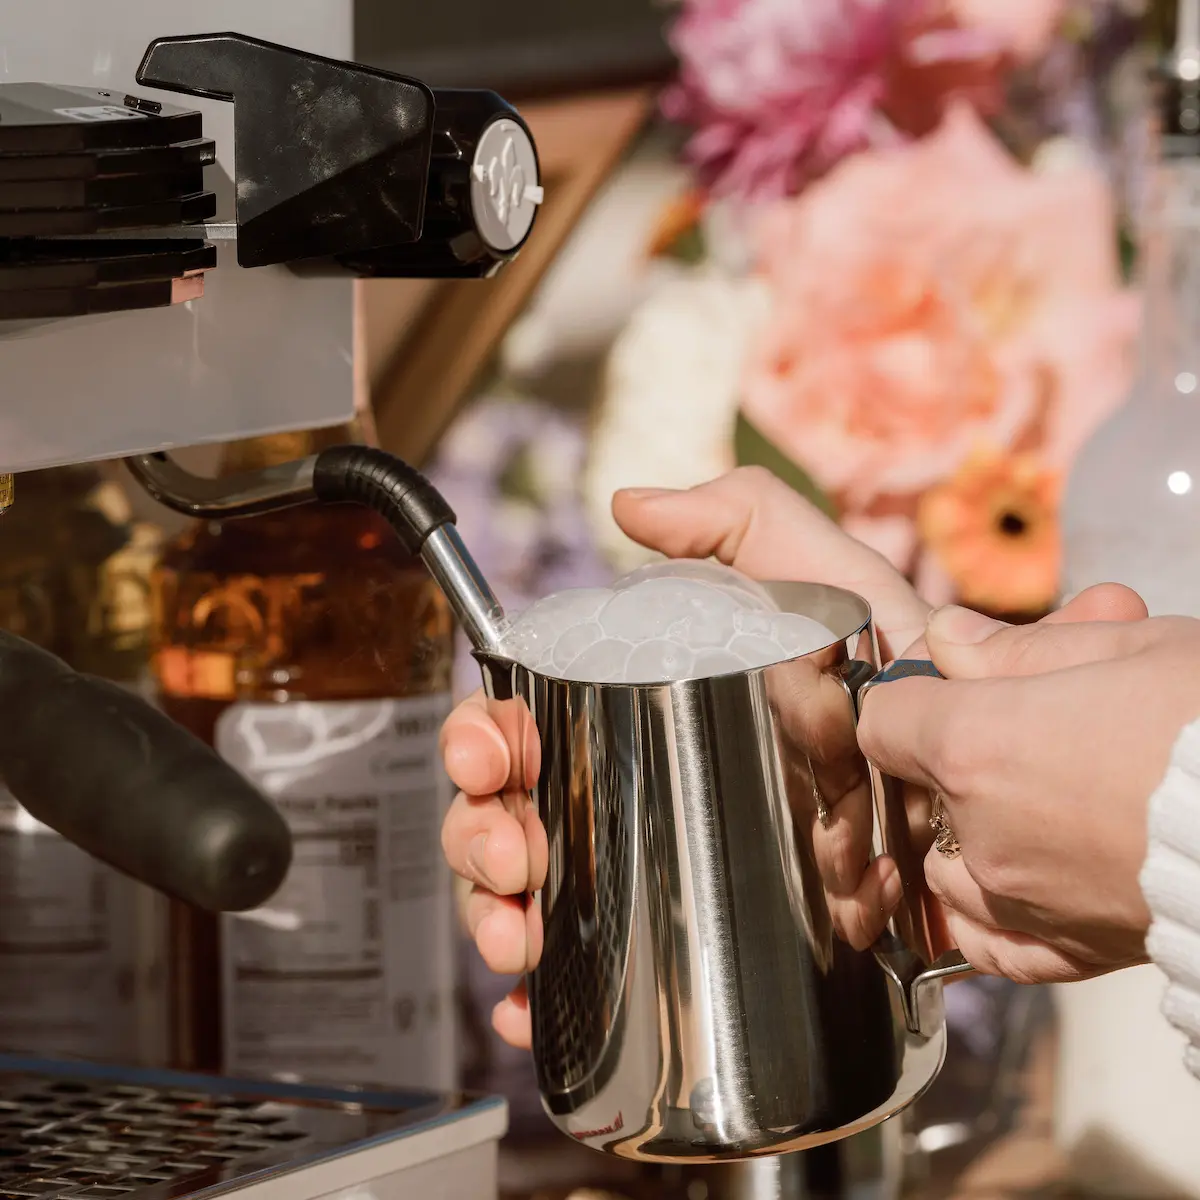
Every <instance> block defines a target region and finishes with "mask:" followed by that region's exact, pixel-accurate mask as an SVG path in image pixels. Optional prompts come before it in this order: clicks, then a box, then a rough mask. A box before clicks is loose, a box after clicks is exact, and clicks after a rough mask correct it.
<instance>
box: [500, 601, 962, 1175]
mask: <svg viewBox="0 0 1200 1200" xmlns="http://www.w3.org/2000/svg"><path fill="white" fill-rule="evenodd" d="M766 586H767V587H768V589H769V590H770V591H771V593H772V595H773V596H774V598H775V600H776V601H777V602H778V603H779V605H780V607H781V608H782V609H783V610H784V611H786V612H795V613H801V614H803V615H805V616H808V617H812V618H814V619H816V620H818V621H820V622H822V623H823V624H824V625H826V626H827V627H828V628H829V629H831V630H832V631H834V633H836V635H837V637H838V639H839V640H838V641H837V642H836V643H834V644H833V645H832V646H830V647H828V648H826V649H823V650H820V651H817V652H815V653H812V654H808V655H805V656H803V657H800V658H796V659H793V660H790V661H788V662H784V663H780V664H778V665H776V666H772V667H767V668H760V669H757V670H745V671H740V672H737V673H734V674H729V675H723V676H718V677H715V678H711V679H699V680H691V681H684V682H676V683H669V684H662V685H647V686H641V685H622V684H583V683H573V682H566V681H563V680H558V679H553V678H548V677H546V676H544V675H541V674H538V673H536V672H533V671H529V670H527V669H526V668H524V667H522V666H519V665H517V664H515V663H513V662H512V661H510V660H508V659H505V658H502V657H498V656H495V655H492V654H489V653H486V652H477V654H476V657H477V658H478V659H479V661H480V663H481V666H482V668H483V674H484V681H485V690H486V692H487V694H488V696H489V697H490V702H491V703H493V704H505V703H509V704H517V705H521V704H522V703H523V704H524V705H525V706H527V707H528V710H529V714H531V716H532V719H533V720H534V721H535V722H536V726H537V731H538V734H539V738H540V743H541V762H540V770H539V773H538V777H537V778H536V779H531V780H528V781H526V782H527V783H528V787H529V791H530V794H531V795H532V797H533V799H534V801H535V803H536V805H537V809H538V812H539V814H540V816H541V819H542V821H543V823H544V825H545V827H546V834H547V839H548V843H549V870H548V874H547V877H546V881H545V885H544V887H543V888H542V889H541V891H540V892H539V893H538V894H537V895H536V896H534V897H532V898H531V903H535V904H538V905H540V908H541V916H542V921H543V926H544V949H543V952H542V958H541V962H540V964H539V965H538V967H537V969H536V970H535V971H533V972H532V973H531V975H530V976H529V978H528V980H527V985H528V991H529V1003H530V1010H531V1014H532V1019H533V1053H534V1059H535V1062H536V1068H537V1076H538V1081H539V1086H540V1089H541V1093H542V1099H543V1104H544V1106H545V1108H546V1111H547V1112H548V1113H549V1115H550V1117H551V1118H552V1120H553V1121H554V1122H555V1123H556V1124H557V1125H558V1126H559V1128H561V1129H562V1130H563V1131H564V1132H566V1133H567V1134H568V1135H570V1136H571V1137H573V1138H575V1139H576V1140H577V1141H579V1142H582V1143H585V1144H586V1145H588V1146H591V1147H593V1148H595V1149H598V1150H602V1151H606V1152H609V1153H612V1154H616V1155H620V1156H623V1157H627V1158H633V1159H642V1160H651V1161H671V1160H695V1159H707V1160H720V1159H739V1158H747V1157H753V1156H755V1155H760V1154H777V1153H780V1152H782V1151H788V1150H799V1149H804V1148H805V1147H810V1146H814V1145H818V1144H820V1143H822V1142H826V1141H830V1140H833V1139H836V1138H840V1137H845V1136H848V1135H850V1134H853V1133H857V1132H859V1131H861V1130H864V1129H867V1128H870V1127H871V1126H873V1125H875V1124H878V1123H879V1122H880V1121H883V1120H885V1119H886V1118H888V1117H889V1116H891V1115H893V1114H894V1113H896V1112H898V1111H900V1110H901V1109H903V1108H904V1107H905V1106H906V1105H907V1104H909V1103H910V1102H911V1101H912V1100H913V1099H915V1098H916V1097H917V1096H918V1095H919V1094H920V1093H921V1092H922V1091H923V1090H924V1089H925V1088H926V1087H927V1086H928V1085H929V1083H930V1082H932V1080H933V1078H934V1077H935V1075H936V1074H937V1072H938V1070H939V1068H940V1067H941V1064H942V1060H943V1057H944V1054H945V1044H946V1034H945V1019H944V1009H943V1006H942V998H941V982H940V981H941V979H942V977H944V976H946V975H949V974H954V973H957V972H960V971H963V970H966V969H967V968H966V965H965V963H964V962H963V960H962V958H961V956H959V955H958V954H957V952H955V951H953V950H952V949H949V948H948V947H947V945H946V942H945V938H944V934H943V933H941V932H940V931H939V926H938V923H937V920H936V910H935V909H934V907H933V906H932V904H931V901H930V897H929V894H928V892H927V889H926V887H925V882H924V874H923V870H922V859H923V856H924V852H925V850H926V849H927V847H928V844H929V842H930V841H931V840H932V834H929V836H928V837H924V834H925V833H926V832H928V821H927V819H924V820H923V819H922V817H923V816H924V817H925V818H927V816H928V813H927V812H926V813H924V814H922V813H921V812H919V811H909V809H908V808H906V806H905V801H904V796H903V794H902V791H901V789H900V788H899V787H898V786H897V785H896V784H895V781H892V780H888V779H885V778H882V777H880V776H879V774H878V772H876V771H875V770H874V768H872V767H871V766H870V765H869V764H868V763H867V761H866V759H865V758H864V757H863V755H862V753H861V752H860V751H859V749H858V745H857V740H856V736H855V719H856V709H857V703H858V700H859V698H860V697H861V696H862V694H863V693H864V691H865V689H866V688H868V687H870V686H872V685H873V684H875V683H878V682H880V681H882V680H883V679H884V678H886V677H887V676H880V675H879V674H878V669H879V659H878V646H877V641H876V638H875V632H874V628H873V626H872V623H871V616H870V609H869V606H868V605H867V603H866V601H864V600H863V599H862V598H861V597H859V596H856V595H854V594H853V593H850V592H846V591H842V590H840V589H838V588H832V587H826V586H822V585H818V584H804V583H776V584H768V585H766ZM921 669H922V668H921V666H920V665H918V664H909V665H908V666H907V667H905V666H904V665H903V664H901V665H900V666H899V668H898V669H891V670H889V673H888V675H891V674H895V673H897V670H898V672H899V673H904V672H905V670H909V671H911V670H921ZM526 719H528V718H526ZM910 807H912V806H911V805H910ZM814 820H817V821H822V820H823V821H826V822H828V821H842V820H857V821H860V822H867V823H868V826H869V836H870V839H871V847H872V853H874V854H878V853H888V854H890V855H892V856H893V857H894V858H895V860H896V862H897V864H898V866H899V869H900V873H901V878H902V880H903V884H904V898H903V901H902V905H901V908H900V911H899V912H898V913H897V915H896V917H895V918H894V919H893V921H892V922H891V924H890V925H889V927H888V929H887V931H886V932H885V933H884V935H883V937H882V938H881V939H880V941H879V942H877V943H876V945H875V946H874V947H872V949H870V950H866V951H857V950H854V949H852V948H851V947H850V946H849V945H848V944H847V943H846V942H845V941H843V940H842V939H841V938H839V937H838V936H837V934H836V932H835V929H834V925H833V922H832V920H831V917H830V906H829V902H828V900H827V897H826V892H825V889H824V887H823V884H822V880H821V877H820V873H819V871H818V866H817V862H816V858H815V855H814V848H813V837H812V829H813V822H814Z"/></svg>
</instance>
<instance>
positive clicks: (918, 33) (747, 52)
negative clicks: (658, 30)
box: [663, 0, 1005, 199]
mask: <svg viewBox="0 0 1200 1200" xmlns="http://www.w3.org/2000/svg"><path fill="white" fill-rule="evenodd" d="M947 2H948V0H685V3H684V4H683V6H682V14H681V15H680V17H679V18H678V19H677V21H676V23H675V25H674V27H673V30H672V42H673V45H674V47H675V50H676V52H677V53H678V55H679V59H680V63H681V69H680V78H679V81H678V83H677V84H676V85H675V86H673V87H672V88H670V89H668V90H667V92H666V93H665V95H664V97H663V111H664V113H665V114H666V115H667V116H668V117H669V118H670V119H671V120H674V121H677V122H679V123H681V124H683V125H687V126H690V127H691V128H692V129H694V131H695V132H694V135H693V137H692V139H691V141H690V143H689V146H688V151H687V153H688V157H689V159H690V160H691V162H692V163H693V164H694V165H695V166H696V167H697V168H698V171H699V173H700V176H701V180H702V182H703V183H704V184H705V186H706V187H708V188H710V189H711V190H712V191H713V192H714V193H716V194H731V195H736V196H738V197H740V198H765V199H777V198H779V197H780V196H783V195H787V194H789V193H791V192H794V191H796V190H798V188H799V187H800V186H801V185H802V184H803V183H804V182H806V181H807V180H809V179H811V178H814V177H816V176H819V175H820V174H822V173H823V172H824V171H826V170H828V169H829V168H830V167H832V166H833V165H835V164H836V163H837V162H839V161H841V159H843V158H845V157H846V156H847V155H849V154H852V153H854V152H856V151H859V150H862V149H865V148H867V147H870V146H879V145H887V144H890V143H893V142H896V141H899V140H903V139H904V138H905V136H906V135H910V134H911V135H920V134H923V133H926V132H927V131H928V130H929V129H931V128H933V127H934V126H935V125H936V124H937V121H938V120H939V118H940V116H941V114H942V112H943V110H944V108H945V106H946V103H947V102H948V100H949V99H951V98H953V97H960V98H966V99H969V100H970V101H971V102H972V103H973V104H975V105H976V106H977V107H979V108H980V109H981V110H982V111H985V112H991V111H993V110H994V109H995V108H996V107H997V106H998V105H999V104H1000V103H1001V100H1002V94H1001V90H1000V87H999V83H1000V79H1001V76H1002V73H1003V68H1004V66H1005V59H1004V54H1003V47H1002V45H1001V43H1000V42H999V41H997V40H996V39H994V38H992V37H991V35H990V34H986V33H982V34H981V33H979V32H978V31H975V32H973V31H969V30H963V29H960V28H959V27H958V26H957V25H956V23H955V20H954V17H953V15H952V14H951V13H950V11H949V9H948V8H947Z"/></svg>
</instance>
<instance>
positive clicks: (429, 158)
mask: <svg viewBox="0 0 1200 1200" xmlns="http://www.w3.org/2000/svg"><path fill="white" fill-rule="evenodd" d="M354 21H355V13H354V11H353V4H352V0H303V2H300V3H297V2H295V0H269V2H262V3H256V4H253V5H246V4H243V3H241V2H240V0H214V2H213V3H210V4H208V5H206V6H204V7H203V8H202V9H200V10H197V9H196V7H195V6H194V5H191V4H189V3H185V2H184V0H160V2H159V3H156V4H153V5H145V4H142V3H140V2H139V0H100V2H99V3H92V4H88V5H79V4H77V3H76V2H75V0H45V2H39V3H38V4H36V5H35V4H15V5H9V6H8V9H7V10H6V11H5V14H4V20H3V22H2V23H0V377H2V378H3V390H4V394H5V401H6V402H5V404H4V406H3V415H2V416H0V473H3V474H4V476H5V482H4V486H3V487H0V508H2V507H6V506H7V505H9V504H11V503H14V502H15V503H17V504H20V503H21V497H20V492H21V482H20V473H21V472H22V471H27V470H33V469H40V468H47V467H54V466H60V465H64V464H70V463H78V462H86V461H99V460H111V459H116V458H129V457H130V456H143V458H142V461H143V462H148V463H160V464H161V465H163V469H164V470H165V469H166V468H167V466H169V460H160V459H157V458H155V456H156V455H161V454H162V453H163V452H165V451H168V450H171V449H173V448H177V447H185V446H193V445H200V444H206V443H216V442H226V441H230V440H234V439H239V438H245V437H255V436H260V435H265V434H272V433H280V432H287V431H291V430H298V429H311V428H314V427H322V426H331V425H335V424H339V423H342V422H344V421H346V420H347V419H349V418H350V417H351V416H352V414H353V412H354V410H355V399H356V390H358V389H361V388H362V387H363V386H364V385H363V373H362V366H361V362H360V361H358V358H357V356H356V348H357V347H356V327H357V326H356V316H355V303H356V289H355V280H356V279H360V278H365V277H393V278H395V277H421V278H446V279H449V278H454V279H471V278H484V277H488V276H490V275H492V274H493V273H495V272H496V271H497V270H500V269H501V268H503V266H504V265H505V263H507V262H508V261H509V260H511V259H512V258H513V256H514V255H515V254H517V253H518V252H519V250H520V248H521V246H522V245H523V244H524V242H525V241H526V239H527V238H528V236H529V234H530V231H531V230H532V228H533V225H534V221H535V218H536V215H537V211H538V208H539V205H540V204H541V201H542V188H541V183H540V179H539V173H538V158H537V152H536V149H535V146H534V142H533V138H532V137H531V135H530V132H529V130H528V128H527V126H526V125H525V123H524V122H523V121H522V119H521V117H520V115H519V114H518V113H517V112H516V111H515V110H514V109H513V108H512V107H511V106H510V105H509V104H508V103H506V102H505V101H504V100H503V99H502V98H501V97H500V96H498V95H496V94H495V93H493V92H490V91H487V90H481V89H475V90H468V89H447V88H438V89H433V88H431V87H429V86H427V85H426V84H425V83H423V82H421V81H420V80H418V79H413V78H407V77H404V76H401V75H397V74H394V73H390V72H385V71H380V70H373V69H369V68H366V67H362V66H358V65H356V64H354V63H353V62H352V61H351V60H352V57H353V45H352V33H353V29H354ZM225 29H236V30H237V31H238V32H237V33H226V32H220V31H222V30H225ZM213 31H217V32H213ZM466 82H468V83H469V82H470V81H469V80H468V81H466ZM0 663H2V665H3V669H2V670H0V677H2V678H3V680H4V684H3V686H2V687H0V690H3V692H4V700H5V709H6V711H7V710H8V709H10V708H11V710H12V716H11V719H9V717H7V716H6V717H5V719H4V720H3V721H0V726H2V729H0V776H2V777H3V779H4V782H5V784H6V785H7V786H8V788H9V789H10V790H11V791H12V792H13V794H14V795H15V796H16V798H17V799H18V800H20V801H21V803H22V804H23V805H24V806H25V807H26V808H27V809H28V810H29V811H30V812H31V813H32V814H33V815H34V816H35V817H37V818H38V819H40V820H42V821H43V822H44V823H45V824H47V825H49V826H50V827H51V828H53V829H56V830H57V831H58V832H60V833H61V834H63V835H64V836H66V837H67V838H69V839H70V840H72V841H74V842H75V843H76V844H78V845H80V846H82V847H83V848H84V849H85V850H88V851H89V852H91V853H92V854H94V855H95V856H96V857H98V858H101V859H103V860H105V861H107V862H108V863H110V864H111V865H113V866H115V867H117V868H118V869H120V870H123V871H125V872H126V873H128V874H130V875H132V876H134V877H135V878H138V879H140V880H142V881H143V882H145V883H148V884H150V885H152V886H155V887H157V888H158V889H159V890H161V891H164V892H166V893H168V894H170V895H174V896H175V897H177V898H180V899H182V900H185V901H187V902H189V903H191V904H193V905H196V906H198V907H202V908H206V909H208V910H210V911H214V912H235V911H245V910H248V909H251V908H254V907H256V906H258V905H261V904H262V903H263V902H264V901H266V900H267V899H268V898H269V897H270V896H271V895H272V894H273V892H274V891H275V889H276V888H277V887H278V886H279V884H280V882H281V881H282V879H283V877H284V875H285V874H286V872H287V869H288V865H289V862H290V855H291V846H290V837H289V834H288V830H287V827H286V825H285V824H284V823H283V821H282V818H280V817H279V816H278V814H277V813H276V812H275V810H274V809H273V808H271V806H270V805H268V804H267V803H266V801H265V800H263V799H262V798H261V797H260V796H259V795H258V793H257V792H255V791H254V790H253V789H251V788H250V787H249V786H248V785H246V784H245V783H244V782H243V781H242V780H241V778H240V776H238V775H237V774H236V773H234V772H233V771H232V770H231V769H229V768H228V767H226V766H225V764H224V763H223V762H221V760H219V759H218V758H217V757H216V756H215V755H214V754H212V753H211V752H210V751H209V750H208V748H207V747H205V746H203V745H202V744H201V743H200V742H198V741H196V740H194V739H192V738H191V736H190V735H188V734H185V733H184V732H183V731H182V730H181V729H179V728H178V727H176V726H174V725H173V724H172V723H171V722H170V721H168V720H167V719H166V718H165V717H163V716H161V715H160V714H158V713H157V712H156V711H155V710H153V709H152V708H150V707H149V706H147V705H145V704H144V703H143V702H142V701H141V700H139V699H137V698H135V697H133V696H131V695H128V694H126V693H124V692H123V691H121V690H120V689H118V688H116V687H114V686H111V685H106V684H104V683H102V682H100V681H97V680H93V679H89V678H86V677H84V676H82V675H77V674H76V673H75V672H73V671H71V670H70V669H69V668H67V667H66V666H65V665H64V664H63V663H61V662H59V661H58V660H57V659H55V658H53V657H52V656H50V655H48V654H46V653H45V652H43V651H40V650H37V649H35V648H34V647H32V646H30V645H28V644H27V643H24V642H22V641H20V639H17V638H12V637H8V636H6V635H0ZM4 689H7V690H4ZM506 1121H507V1116H506V1109H505V1105H504V1102H503V1101H502V1100H501V1099H498V1098H489V1097H464V1096H459V1095H430V1094H423V1093H402V1092H391V1091H378V1090H377V1091H371V1090H368V1089H365V1088H329V1087H317V1086H307V1085H302V1084H293V1083H286V1084H285V1083H279V1082H256V1081H253V1080H245V1079H238V1080H229V1079H214V1078H209V1077H200V1076H195V1077H193V1076H182V1075H178V1074H172V1073H169V1072H160V1071H149V1070H141V1069H139V1070H132V1069H123V1068H115V1067H100V1066H95V1065H91V1064H80V1063H70V1062H47V1061H42V1060H35V1059H30V1058H25V1057H20V1056H16V1055H0V1164H2V1165H0V1174H2V1175H3V1178H2V1179H0V1192H3V1193H4V1194H5V1195H11V1196H22V1197H32V1196H35V1195H37V1196H44V1197H57V1196H64V1197H65V1196H77V1197H84V1196H86V1197H95V1198H96V1200H104V1198H106V1197H118V1196H128V1197H130V1198H131V1200H133V1198H134V1197H137V1198H138V1200H141V1197H142V1195H143V1194H144V1195H145V1197H146V1200H166V1198H167V1197H168V1196H169V1197H182V1196H185V1195H192V1194H195V1193H199V1192H205V1193H210V1194H216V1193H217V1192H221V1193H222V1194H224V1193H238V1194H243V1193H244V1194H247V1195H249V1194H251V1193H253V1194H254V1195H256V1196H262V1197H263V1198H264V1200H265V1198H266V1197H268V1196H272V1197H273V1196H279V1195H283V1194H284V1193H285V1190H286V1194H287V1195H288V1196H289V1197H296V1198H299V1197H302V1196H311V1197H314V1198H315V1197H318V1196H333V1195H336V1196H340V1197H346V1198H349V1197H351V1196H353V1197H364V1198H366V1197H379V1198H380V1200H401V1198H403V1197H409V1196H418V1195H421V1196H423V1195H427V1194H436V1195H438V1196H440V1197H445V1198H446V1200H458V1198H462V1200H466V1198H467V1197H470V1198H472V1200H475V1198H478V1197H486V1196H488V1195H495V1193H496V1188H497V1175H496V1172H497V1143H498V1140H499V1138H500V1137H501V1136H502V1135H503V1133H504V1130H505V1127H506Z"/></svg>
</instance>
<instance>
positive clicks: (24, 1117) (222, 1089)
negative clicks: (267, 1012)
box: [0, 1053, 505, 1200]
mask: <svg viewBox="0 0 1200 1200" xmlns="http://www.w3.org/2000/svg"><path fill="white" fill-rule="evenodd" d="M504 1123H505V1112H504V1104H503V1101H500V1100H496V1099H486V1098H474V1097H470V1096H464V1095H461V1094H455V1093H451V1094H447V1095H439V1094H435V1093H430V1092H402V1091H382V1090H380V1091H371V1090H366V1089H363V1088H354V1087H345V1086H337V1085H333V1086H319V1085H315V1084H288V1083H282V1082H274V1081H262V1080H246V1079H227V1078H218V1077H215V1076H212V1077H210V1076H204V1075H191V1074H181V1073H177V1072H169V1071H151V1070H141V1069H136V1068H122V1067H108V1066H98V1065H95V1064H89V1063H78V1062H56V1061H52V1060H43V1059H31V1058H25V1057H21V1056H17V1055H11V1054H4V1053H0V1200H32V1198H34V1197H38V1198H39V1200H58V1198H59V1197H64V1198H65V1197H71V1198H72V1200H116V1198H117V1197H130V1198H131V1200H132V1198H133V1197H137V1200H182V1198H183V1197H186V1196H189V1195H193V1194H195V1193H198V1192H204V1191H207V1190H210V1189H217V1190H219V1191H221V1192H228V1191H230V1190H241V1189H245V1188H250V1189H253V1187H254V1186H255V1185H256V1184H257V1183H259V1182H263V1181H265V1180H267V1179H269V1178H271V1177H276V1176H279V1175H281V1174H287V1175H288V1177H289V1179H294V1180H295V1183H294V1184H289V1187H291V1188H292V1194H294V1196H295V1198H296V1200H305V1197H306V1196H308V1194H309V1193H308V1191H307V1190H306V1189H307V1187H308V1186H309V1185H308V1184H307V1182H306V1180H307V1179H308V1178H309V1175H308V1168H312V1167H315V1166H317V1165H319V1164H330V1163H333V1162H336V1163H338V1164H340V1165H339V1166H338V1167H337V1168H336V1173H337V1174H338V1175H339V1176H340V1175H343V1174H344V1175H346V1184H347V1185H349V1184H351V1183H354V1182H355V1177H356V1175H357V1177H358V1179H361V1178H362V1177H363V1176H361V1175H358V1172H360V1171H366V1172H368V1174H371V1173H379V1172H382V1173H383V1174H387V1173H389V1172H391V1171H394V1170H397V1169H401V1168H402V1167H403V1166H404V1163H405V1162H406V1161H409V1160H413V1161H419V1160H420V1159H421V1156H422V1155H423V1154H425V1153H426V1152H425V1151H421V1150H420V1149H419V1144H420V1143H421V1142H422V1139H424V1138H425V1137H426V1136H427V1135H433V1136H435V1137H441V1136H442V1134H441V1133H440V1132H435V1131H440V1130H443V1129H444V1128H445V1126H447V1125H454V1126H456V1128H457V1129H458V1130H459V1138H460V1140H461V1143H462V1144H463V1145H470V1144H474V1142H477V1141H480V1140H483V1141H486V1140H493V1141H494V1140H495V1139H496V1138H498V1137H499V1136H500V1133H501V1132H502V1131H503V1127H504ZM439 1145H440V1143H439ZM445 1153H446V1149H445V1148H444V1147H442V1148H441V1149H439V1150H438V1151H437V1152H436V1154H435V1157H438V1156H441V1155H444V1154H445ZM359 1154H364V1155H373V1156H374V1157H372V1158H370V1159H369V1160H368V1159H362V1160H360V1159H359V1158H358V1155H359ZM381 1156H382V1157H381ZM357 1162H361V1164H362V1165H360V1166H355V1165H354V1164H355V1163H357ZM318 1177H319V1178H321V1179H322V1180H323V1182H322V1183H321V1184H320V1185H319V1191H318V1192H317V1193H314V1194H320V1195H323V1194H325V1192H326V1191H327V1190H328V1183H329V1178H330V1177H329V1175H328V1172H327V1173H326V1174H325V1175H321V1176H313V1177H312V1178H313V1180H314V1184H313V1186H317V1185H316V1183H315V1180H316V1179H317V1178H318Z"/></svg>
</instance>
